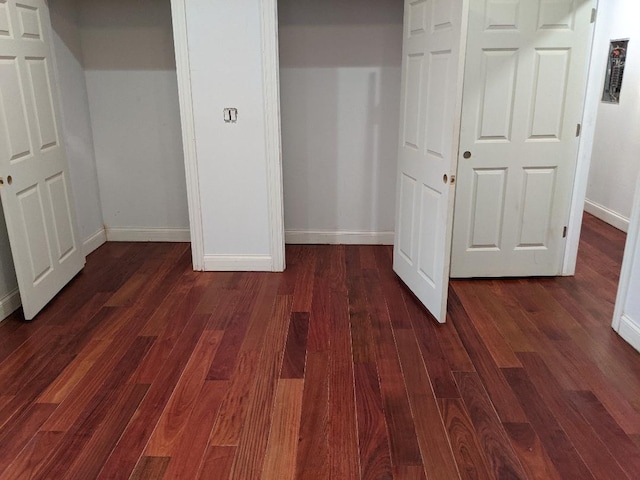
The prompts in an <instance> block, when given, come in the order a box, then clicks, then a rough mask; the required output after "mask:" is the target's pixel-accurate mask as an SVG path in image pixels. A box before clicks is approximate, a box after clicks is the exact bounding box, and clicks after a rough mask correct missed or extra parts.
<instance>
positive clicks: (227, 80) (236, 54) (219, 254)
mask: <svg viewBox="0 0 640 480" xmlns="http://www.w3.org/2000/svg"><path fill="white" fill-rule="evenodd" d="M186 18H187V26H188V41H189V56H190V63H191V87H192V97H193V108H194V123H195V138H196V154H197V157H198V169H199V178H200V196H201V204H202V220H203V237H204V238H203V240H204V253H205V267H206V268H208V267H212V266H214V265H215V264H216V262H217V261H218V260H219V261H224V258H225V257H228V256H230V257H234V258H236V257H242V258H245V259H246V258H250V257H251V256H257V257H260V258H263V259H264V260H268V259H267V258H266V257H268V256H269V254H270V244H269V219H268V209H267V177H266V175H267V172H266V160H265V156H266V153H265V122H264V98H263V82H262V78H263V71H262V63H261V48H262V43H261V24H260V0H233V1H228V0H187V1H186ZM225 107H233V108H237V109H238V122H237V123H235V124H226V123H224V121H223V116H222V111H223V109H224V108H225ZM231 260H233V258H231Z"/></svg>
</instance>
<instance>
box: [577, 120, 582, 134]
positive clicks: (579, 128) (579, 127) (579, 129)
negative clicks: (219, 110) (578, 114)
mask: <svg viewBox="0 0 640 480" xmlns="http://www.w3.org/2000/svg"><path fill="white" fill-rule="evenodd" d="M581 131H582V125H581V124H580V123H579V124H578V125H576V137H579V136H580V132H581Z"/></svg>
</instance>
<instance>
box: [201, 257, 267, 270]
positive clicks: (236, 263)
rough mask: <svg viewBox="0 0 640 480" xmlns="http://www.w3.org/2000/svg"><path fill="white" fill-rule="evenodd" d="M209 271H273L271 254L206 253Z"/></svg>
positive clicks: (205, 266) (206, 264)
mask: <svg viewBox="0 0 640 480" xmlns="http://www.w3.org/2000/svg"><path fill="white" fill-rule="evenodd" d="M204 269H205V271H207V272H271V271H273V259H272V258H271V255H205V256H204Z"/></svg>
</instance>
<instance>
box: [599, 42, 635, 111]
mask: <svg viewBox="0 0 640 480" xmlns="http://www.w3.org/2000/svg"><path fill="white" fill-rule="evenodd" d="M628 45H629V40H612V41H611V43H610V44H609V56H608V57H607V73H606V75H605V78H604V89H603V91H602V101H603V102H607V103H620V91H621V90H622V77H623V76H624V64H625V62H626V60H627V47H628Z"/></svg>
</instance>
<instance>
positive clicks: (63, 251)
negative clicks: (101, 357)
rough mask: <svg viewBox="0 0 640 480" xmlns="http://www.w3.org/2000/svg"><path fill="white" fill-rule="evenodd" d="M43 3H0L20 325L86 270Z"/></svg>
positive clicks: (0, 103) (4, 171)
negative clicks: (72, 197) (61, 132)
mask: <svg viewBox="0 0 640 480" xmlns="http://www.w3.org/2000/svg"><path fill="white" fill-rule="evenodd" d="M50 41H51V35H50V22H49V13H48V9H47V4H46V2H45V1H44V0H20V1H19V2H16V1H15V0H0V139H1V141H0V178H1V179H2V181H1V182H0V196H1V198H2V208H3V210H4V216H5V220H6V224H7V231H8V233H9V240H10V243H11V250H12V255H13V259H14V265H15V268H16V276H17V278H18V286H19V288H20V297H21V300H22V306H23V310H24V315H25V318H26V319H32V318H33V317H34V316H35V315H36V314H37V313H38V312H39V311H40V310H41V309H42V308H43V307H44V306H45V305H46V304H47V303H48V302H49V301H50V300H51V298H53V296H54V295H55V294H56V293H57V292H58V291H59V290H60V289H61V288H62V287H64V285H66V284H67V283H68V282H69V280H71V278H73V276H74V275H76V274H77V273H78V272H79V271H80V269H81V268H82V266H83V265H84V255H83V253H82V249H81V246H80V243H79V241H78V237H77V228H76V220H75V212H74V208H73V202H72V200H71V189H70V185H69V181H68V178H69V175H68V167H67V163H66V158H65V152H64V147H63V145H62V142H61V141H60V139H59V135H60V132H59V128H58V125H59V113H58V93H57V88H56V85H55V83H54V79H53V74H52V69H53V64H52V57H51V50H50Z"/></svg>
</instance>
